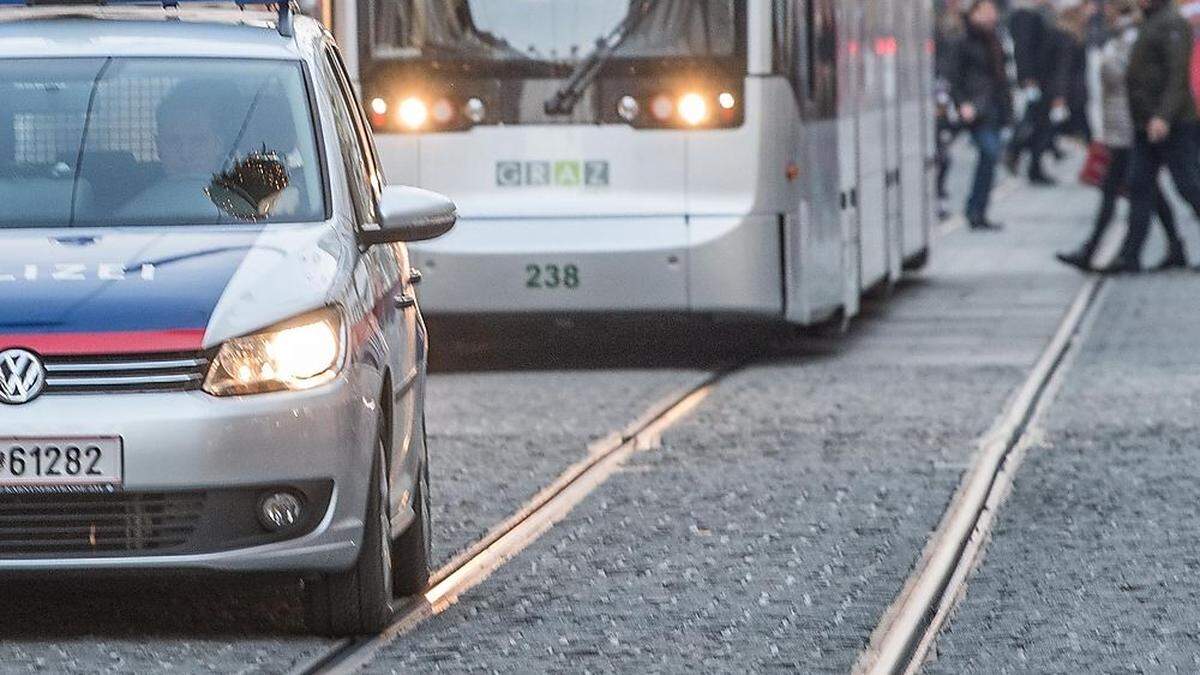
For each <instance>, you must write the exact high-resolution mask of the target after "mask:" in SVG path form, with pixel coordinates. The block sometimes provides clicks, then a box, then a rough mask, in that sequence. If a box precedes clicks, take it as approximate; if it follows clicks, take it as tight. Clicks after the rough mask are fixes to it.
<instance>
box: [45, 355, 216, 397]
mask: <svg viewBox="0 0 1200 675" xmlns="http://www.w3.org/2000/svg"><path fill="white" fill-rule="evenodd" d="M208 364H209V356H208V355H207V354H200V353H179V354H133V355H128V356H103V357H99V356H56V357H47V358H46V359H45V365H46V393H47V394H56V393H57V394H65V393H121V392H137V391H193V390H196V389H199V388H200V387H201V385H203V383H204V377H205V375H206V374H207V373H208Z"/></svg>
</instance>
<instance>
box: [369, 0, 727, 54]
mask: <svg viewBox="0 0 1200 675" xmlns="http://www.w3.org/2000/svg"><path fill="white" fill-rule="evenodd" d="M366 1H367V2H368V3H369V6H370V8H371V17H372V23H371V25H372V26H373V31H372V42H371V49H372V56H373V57H375V58H380V59H388V58H398V59H421V58H427V59H452V60H455V59H461V60H471V61H484V62H487V61H492V62H500V63H501V64H503V63H511V62H525V63H526V65H527V64H528V62H533V63H544V64H550V65H561V66H571V65H574V64H576V63H578V62H579V61H580V60H581V59H584V58H586V57H587V55H588V54H589V53H590V52H591V51H592V50H593V49H595V46H596V41H597V40H598V39H599V38H602V37H604V36H606V35H608V34H609V33H610V32H612V30H613V28H615V27H616V26H617V25H618V24H620V23H621V22H622V21H624V20H625V17H626V16H627V15H628V14H629V13H630V12H631V11H635V10H636V9H637V8H638V7H640V6H641V4H642V0H366ZM735 2H736V0H651V2H650V3H649V13H648V14H647V16H646V17H645V19H644V20H642V21H639V22H638V23H637V27H636V28H635V29H634V30H633V31H632V32H631V33H630V34H629V35H628V36H627V37H626V38H625V40H623V41H622V43H621V45H620V47H619V48H618V49H617V50H616V51H615V53H614V54H613V57H614V58H618V59H620V58H687V57H713V56H715V57H725V56H731V55H733V54H734V53H735V50H736V48H737V35H736V30H735V25H736V24H735V11H736V8H735V6H734V5H735ZM497 65H499V64H497Z"/></svg>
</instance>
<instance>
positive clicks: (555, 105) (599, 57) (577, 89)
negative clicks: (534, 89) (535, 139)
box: [545, 0, 654, 115]
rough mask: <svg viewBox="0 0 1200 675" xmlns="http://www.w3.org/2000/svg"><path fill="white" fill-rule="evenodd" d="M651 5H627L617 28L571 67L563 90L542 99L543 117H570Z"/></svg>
mask: <svg viewBox="0 0 1200 675" xmlns="http://www.w3.org/2000/svg"><path fill="white" fill-rule="evenodd" d="M653 3H654V0H641V1H640V2H637V3H636V4H634V3H631V4H630V8H629V13H628V14H626V15H625V18H624V19H622V20H621V23H619V24H617V27H616V28H613V29H612V31H611V32H610V33H609V34H608V35H606V36H604V37H601V38H599V39H597V40H596V48H595V49H593V50H592V51H591V53H589V54H588V55H587V57H586V58H584V59H583V60H582V61H580V62H579V64H578V65H577V66H575V69H574V70H573V71H571V75H570V76H569V77H568V78H567V81H566V82H565V83H564V84H563V86H562V87H560V88H559V89H558V91H556V92H554V96H551V97H550V98H548V99H546V105H545V107H546V114H547V115H570V114H571V113H572V112H574V110H575V106H576V105H578V104H579V100H580V99H581V98H583V92H585V91H587V88H588V87H590V86H592V83H593V82H595V81H596V77H597V76H599V75H600V68H601V67H603V66H604V64H605V63H607V62H608V60H609V59H611V58H612V55H613V53H614V52H615V51H616V50H617V48H618V47H620V46H621V43H623V42H625V40H626V38H628V37H629V36H630V34H632V33H633V31H634V30H636V29H637V27H638V26H639V25H641V23H642V21H644V20H645V19H646V17H647V16H649V14H650V5H651V4H653Z"/></svg>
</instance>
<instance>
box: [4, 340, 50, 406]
mask: <svg viewBox="0 0 1200 675" xmlns="http://www.w3.org/2000/svg"><path fill="white" fill-rule="evenodd" d="M45 387H46V367H45V366H43V365H42V362H41V360H40V359H38V357H37V356H35V355H34V354H32V353H30V352H27V351H25V350H24V349H9V350H7V351H3V352H0V403H7V404H9V405H19V404H21V403H28V402H30V401H32V400H33V399H35V398H37V397H38V395H39V394H41V393H42V389H45Z"/></svg>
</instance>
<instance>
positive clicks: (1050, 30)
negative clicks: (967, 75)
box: [1006, 0, 1065, 185]
mask: <svg viewBox="0 0 1200 675" xmlns="http://www.w3.org/2000/svg"><path fill="white" fill-rule="evenodd" d="M1050 4H1051V3H1050V0H1019V2H1017V3H1016V4H1015V5H1014V7H1013V11H1012V13H1011V14H1009V18H1008V34H1009V37H1011V38H1012V42H1013V58H1014V60H1015V61H1016V66H1017V82H1018V83H1019V84H1020V86H1021V90H1022V93H1023V95H1024V97H1025V113H1024V115H1023V116H1022V118H1021V122H1020V123H1019V124H1018V125H1017V129H1016V133H1014V135H1013V140H1012V142H1011V143H1009V146H1008V156H1007V158H1006V163H1007V164H1008V168H1009V169H1010V170H1011V171H1012V172H1013V173H1016V172H1017V171H1018V170H1019V168H1020V163H1021V154H1022V153H1024V152H1025V151H1028V152H1029V182H1030V183H1032V184H1034V185H1053V184H1054V181H1053V180H1052V179H1051V178H1050V177H1049V176H1047V175H1046V173H1045V171H1044V170H1043V168H1042V155H1044V154H1045V153H1046V151H1047V150H1050V148H1051V146H1052V145H1053V143H1054V129H1053V126H1052V125H1051V123H1050V111H1051V110H1052V109H1054V108H1060V109H1061V108H1062V107H1063V106H1064V105H1065V101H1064V99H1063V96H1062V94H1061V92H1059V91H1058V84H1059V80H1060V78H1059V77H1058V75H1059V73H1060V72H1061V71H1060V65H1061V63H1062V61H1063V55H1062V53H1061V52H1062V48H1063V43H1062V39H1061V36H1060V35H1059V33H1058V31H1057V30H1056V26H1055V19H1054V11H1053V9H1052V8H1051V6H1050Z"/></svg>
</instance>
